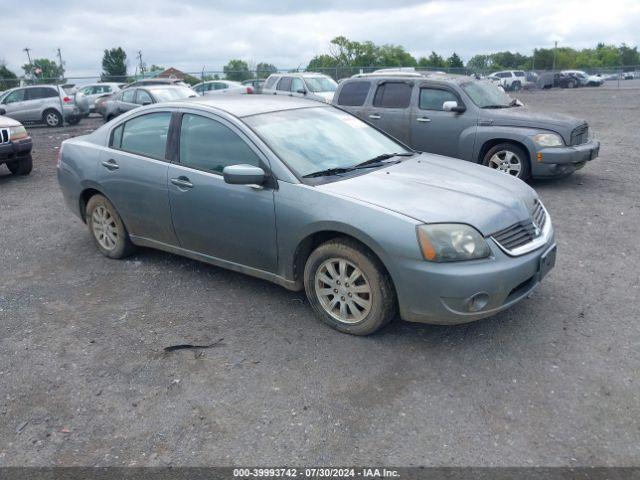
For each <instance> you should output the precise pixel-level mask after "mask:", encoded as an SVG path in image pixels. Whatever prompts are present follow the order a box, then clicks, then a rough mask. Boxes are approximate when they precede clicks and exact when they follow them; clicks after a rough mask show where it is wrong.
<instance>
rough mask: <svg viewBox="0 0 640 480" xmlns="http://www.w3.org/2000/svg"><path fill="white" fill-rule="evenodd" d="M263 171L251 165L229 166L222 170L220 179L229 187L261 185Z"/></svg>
mask: <svg viewBox="0 0 640 480" xmlns="http://www.w3.org/2000/svg"><path fill="white" fill-rule="evenodd" d="M265 176H266V175H265V173H264V170H263V169H261V168H260V167H254V166H253V165H229V166H228V167H224V169H223V170H222V177H223V178H224V181H225V182H226V183H229V184H231V185H262V184H263V183H264V180H265Z"/></svg>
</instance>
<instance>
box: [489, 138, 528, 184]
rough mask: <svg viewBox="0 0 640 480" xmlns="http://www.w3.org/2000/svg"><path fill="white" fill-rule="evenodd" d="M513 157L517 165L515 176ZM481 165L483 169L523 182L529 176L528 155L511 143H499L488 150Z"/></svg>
mask: <svg viewBox="0 0 640 480" xmlns="http://www.w3.org/2000/svg"><path fill="white" fill-rule="evenodd" d="M514 156H515V159H516V160H517V161H518V164H519V168H518V169H517V174H516V167H515V163H514ZM482 164H483V165H484V166H485V167H489V168H492V169H494V170H496V171H499V172H502V173H505V174H509V175H511V176H513V177H516V178H519V179H520V180H524V181H526V180H528V179H529V176H530V175H531V163H530V160H529V155H528V154H527V152H526V151H525V150H524V149H522V148H521V147H519V146H517V145H515V144H513V143H499V144H498V145H496V146H494V147H493V148H490V149H489V151H488V152H487V153H486V154H485V155H484V157H483V159H482Z"/></svg>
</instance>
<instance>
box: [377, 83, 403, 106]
mask: <svg viewBox="0 0 640 480" xmlns="http://www.w3.org/2000/svg"><path fill="white" fill-rule="evenodd" d="M412 88H413V87H412V86H411V85H409V84H408V83H404V82H386V83H383V84H382V85H379V86H378V89H377V90H376V95H375V97H374V98H373V106H374V107H380V108H407V107H408V106H409V103H410V102H411V90H412Z"/></svg>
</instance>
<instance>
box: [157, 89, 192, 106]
mask: <svg viewBox="0 0 640 480" xmlns="http://www.w3.org/2000/svg"><path fill="white" fill-rule="evenodd" d="M151 93H153V96H154V97H156V99H157V100H158V102H170V101H172V100H180V99H182V98H189V97H195V96H197V95H196V92H194V91H193V90H191V89H190V88H186V87H169V88H154V89H153V90H151Z"/></svg>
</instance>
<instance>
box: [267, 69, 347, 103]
mask: <svg viewBox="0 0 640 480" xmlns="http://www.w3.org/2000/svg"><path fill="white" fill-rule="evenodd" d="M336 88H338V84H337V83H336V82H335V81H334V80H333V79H332V78H331V77H328V76H326V75H323V74H322V73H312V72H305V73H274V74H271V75H269V78H267V81H266V82H265V83H264V87H263V88H262V93H264V94H267V95H269V94H272V95H288V96H290V97H304V98H308V99H310V100H317V101H319V102H325V103H331V100H333V94H334V93H335V91H336Z"/></svg>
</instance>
